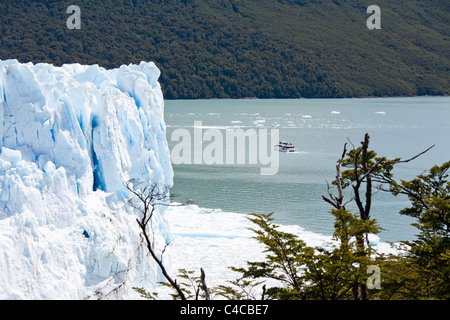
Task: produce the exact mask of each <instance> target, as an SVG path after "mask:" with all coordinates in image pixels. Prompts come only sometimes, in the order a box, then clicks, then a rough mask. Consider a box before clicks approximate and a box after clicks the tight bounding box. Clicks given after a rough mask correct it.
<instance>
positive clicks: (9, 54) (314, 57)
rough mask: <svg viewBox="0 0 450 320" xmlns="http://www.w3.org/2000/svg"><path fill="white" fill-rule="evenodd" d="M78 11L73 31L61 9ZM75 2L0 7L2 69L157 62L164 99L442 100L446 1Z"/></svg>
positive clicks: (448, 62) (447, 62)
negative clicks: (377, 23)
mask: <svg viewBox="0 0 450 320" xmlns="http://www.w3.org/2000/svg"><path fill="white" fill-rule="evenodd" d="M73 4H74V5H77V6H79V7H80V9H81V29H79V30H77V29H74V30H70V29H69V28H67V25H66V21H67V19H68V18H69V17H70V14H68V13H67V12H66V9H67V7H68V6H69V5H73ZM371 4H374V3H371V2H369V1H359V0H215V1H206V0H141V1H138V0H114V1H113V0H105V1H92V0H77V1H56V0H49V1H33V0H15V1H2V2H0V43H1V44H0V59H2V60H5V59H18V60H19V61H21V62H29V61H31V62H33V63H38V62H48V63H53V64H56V65H61V64H63V63H82V64H98V65H100V66H103V67H106V68H113V67H118V66H120V65H121V64H129V63H139V62H140V61H142V60H144V61H154V62H155V63H156V65H157V66H158V67H159V68H160V69H161V78H160V82H161V85H162V88H163V92H164V95H165V97H166V98H167V99H196V98H245V97H249V98H298V97H306V98H310V97H350V96H352V97H354V96H400V95H408V96H410V95H448V94H449V93H450V86H449V74H450V72H449V69H450V59H449V52H450V34H449V30H450V28H449V21H450V2H449V1H448V0H433V1H429V0H407V1H405V0H402V1H387V0H378V1H376V5H378V6H379V7H380V8H381V27H382V28H381V29H380V30H369V29H368V28H367V27H366V20H367V19H368V17H369V16H370V14H367V13H366V9H367V7H368V6H369V5H371Z"/></svg>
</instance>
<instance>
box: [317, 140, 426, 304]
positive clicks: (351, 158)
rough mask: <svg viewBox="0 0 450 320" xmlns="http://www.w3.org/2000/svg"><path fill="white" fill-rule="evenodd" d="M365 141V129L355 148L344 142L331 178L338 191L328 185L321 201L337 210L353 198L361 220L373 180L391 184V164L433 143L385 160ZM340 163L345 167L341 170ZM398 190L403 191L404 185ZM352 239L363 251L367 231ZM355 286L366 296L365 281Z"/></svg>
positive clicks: (357, 294)
mask: <svg viewBox="0 0 450 320" xmlns="http://www.w3.org/2000/svg"><path fill="white" fill-rule="evenodd" d="M369 142H370V136H369V134H367V133H366V134H365V136H364V140H363V141H362V142H361V146H360V147H358V148H355V146H354V145H353V144H352V146H353V148H352V149H351V150H350V151H347V143H346V144H345V145H344V150H343V152H342V156H341V158H340V159H339V161H338V164H337V165H336V180H335V181H333V184H334V185H336V187H337V193H338V195H337V196H334V195H333V194H332V193H331V191H330V186H329V185H328V197H327V196H322V199H323V200H324V201H326V202H327V203H329V204H331V205H332V206H333V207H334V208H335V209H337V210H339V209H343V210H345V206H346V204H348V203H349V202H351V201H353V200H354V201H355V203H356V206H357V207H358V211H359V215H360V218H361V220H364V221H368V220H369V219H370V211H371V208H372V196H373V190H374V187H373V184H374V183H380V184H392V183H393V181H394V180H393V175H392V170H393V168H394V165H395V164H399V163H407V162H410V161H412V160H414V159H416V158H418V157H419V156H421V155H423V154H424V153H426V152H428V151H429V150H430V149H431V148H433V147H434V145H433V146H431V147H430V148H428V149H426V150H425V151H423V152H421V153H419V154H417V155H415V156H414V157H412V158H409V159H407V160H401V159H400V158H396V159H393V160H388V159H386V157H377V154H376V153H375V152H374V151H372V150H370V149H369ZM350 143H351V142H350ZM342 167H345V168H348V169H347V170H345V171H342ZM350 185H351V186H352V189H353V197H352V198H351V199H350V200H349V201H347V202H346V203H344V193H343V190H344V189H345V188H346V187H348V186H350ZM379 189H380V190H383V189H382V188H381V187H379ZM401 191H403V192H405V193H406V192H407V191H406V190H404V189H403V190H401ZM356 241H357V247H358V249H359V251H360V252H361V253H363V252H364V248H365V242H366V244H367V246H369V241H368V235H367V234H365V235H358V236H357V237H356ZM359 287H360V288H359V290H358V289H357V288H356V287H355V289H354V296H355V298H356V297H358V298H359V299H362V300H366V299H368V291H367V288H366V285H365V284H360V285H359Z"/></svg>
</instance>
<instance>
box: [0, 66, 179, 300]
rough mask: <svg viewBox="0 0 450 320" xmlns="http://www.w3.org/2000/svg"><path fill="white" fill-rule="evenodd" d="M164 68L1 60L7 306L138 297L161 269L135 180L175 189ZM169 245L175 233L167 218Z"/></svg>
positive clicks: (0, 182) (0, 214) (159, 219)
mask: <svg viewBox="0 0 450 320" xmlns="http://www.w3.org/2000/svg"><path fill="white" fill-rule="evenodd" d="M159 75H160V72H159V70H158V68H157V67H156V66H155V64H154V63H146V62H141V64H139V65H129V66H125V65H123V66H121V67H120V68H118V69H113V70H106V69H104V68H101V67H99V66H97V65H92V66H84V65H79V64H70V65H63V66H62V67H55V66H53V65H49V64H43V63H39V64H32V63H27V64H21V63H19V62H18V61H16V60H7V61H1V60H0V149H1V151H0V298H1V299H88V298H94V299H95V298H113V299H115V298H129V297H132V296H133V290H131V289H130V288H131V287H132V286H146V287H151V286H152V285H154V284H155V283H156V281H158V280H161V279H159V278H158V277H159V276H160V275H159V274H158V271H157V268H156V266H155V265H154V263H153V262H152V261H151V259H149V258H148V257H147V254H146V252H145V250H144V249H143V247H142V245H141V239H140V236H139V230H138V225H137V223H136V213H135V212H133V210H131V208H130V207H129V206H127V205H125V204H124V200H125V199H126V198H127V197H128V196H129V195H128V193H127V189H126V188H125V186H124V182H125V181H128V180H131V179H137V180H138V181H140V182H142V183H143V184H159V185H163V186H169V187H170V186H171V185H172V183H173V182H172V181H173V171H172V167H171V164H170V156H169V149H168V145H167V140H166V133H165V123H164V100H163V95H162V92H161V88H160V85H159V83H158V77H159ZM154 228H155V235H156V238H157V241H165V240H167V239H168V238H169V237H170V232H169V230H167V229H166V223H165V220H164V212H163V210H159V211H158V213H157V215H156V216H155V225H154Z"/></svg>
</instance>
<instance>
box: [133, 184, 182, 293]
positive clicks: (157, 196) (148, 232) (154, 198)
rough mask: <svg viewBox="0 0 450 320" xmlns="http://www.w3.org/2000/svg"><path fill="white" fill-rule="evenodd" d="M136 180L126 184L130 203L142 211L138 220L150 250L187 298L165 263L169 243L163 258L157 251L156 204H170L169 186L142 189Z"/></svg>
mask: <svg viewBox="0 0 450 320" xmlns="http://www.w3.org/2000/svg"><path fill="white" fill-rule="evenodd" d="M134 182H135V180H131V181H128V182H127V183H126V184H125V185H126V187H127V189H128V191H130V192H131V194H132V197H131V198H129V199H128V204H129V205H130V206H131V207H133V208H134V209H136V210H137V211H139V212H140V213H141V216H140V217H139V218H137V219H136V221H137V223H138V225H139V227H140V229H141V232H142V236H143V239H144V241H145V245H146V247H147V249H148V252H150V254H151V256H152V258H153V260H155V262H156V263H157V264H158V266H159V267H160V268H161V271H162V273H163V275H164V277H165V278H166V279H167V281H169V283H170V285H171V286H172V287H173V288H174V289H175V290H176V291H177V293H178V295H179V296H180V298H181V300H186V297H185V295H184V292H183V290H181V288H180V286H179V285H178V284H177V281H176V280H174V279H172V277H171V276H170V275H169V273H168V272H167V269H166V267H165V266H164V263H163V254H164V251H165V250H166V248H167V246H168V245H169V243H167V244H166V245H165V246H164V249H163V250H162V253H161V258H159V257H158V255H157V254H156V252H155V240H154V231H153V224H152V218H153V215H154V213H155V210H156V208H155V206H157V205H168V198H169V188H166V187H161V186H159V185H151V186H145V187H144V188H143V189H142V190H140V189H138V188H136V187H135V186H134Z"/></svg>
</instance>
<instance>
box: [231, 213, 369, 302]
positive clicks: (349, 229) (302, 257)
mask: <svg viewBox="0 0 450 320" xmlns="http://www.w3.org/2000/svg"><path fill="white" fill-rule="evenodd" d="M331 213H332V214H333V215H334V216H335V218H336V220H335V221H336V222H335V230H336V231H335V234H334V238H335V240H338V245H336V244H334V245H331V244H330V247H329V248H313V247H309V246H307V245H306V244H305V243H304V242H303V241H302V240H300V239H298V238H297V236H295V235H293V234H290V233H286V232H283V231H280V230H279V226H277V225H275V224H274V223H273V222H272V218H271V215H250V216H249V219H250V220H251V221H252V222H253V223H255V224H256V226H258V228H255V229H253V231H254V232H255V233H256V236H255V239H257V240H258V241H259V242H261V243H262V244H264V246H265V248H266V249H265V252H266V253H267V255H266V259H265V260H264V261H262V262H248V266H247V268H233V270H235V271H237V272H239V273H241V275H242V278H241V279H240V281H242V279H245V280H246V281H248V282H249V283H251V281H254V280H260V281H261V280H263V279H271V280H272V281H273V280H275V281H276V282H278V283H279V285H278V286H272V287H270V288H268V289H267V290H266V291H265V292H264V296H265V298H266V299H281V300H291V299H295V300H311V299H319V300H341V299H352V298H355V297H354V292H355V291H356V287H357V286H359V285H360V284H361V283H365V282H366V280H367V273H366V269H367V266H368V265H370V264H373V263H374V261H373V260H371V259H370V253H371V249H370V248H366V249H364V251H363V252H362V251H361V250H360V249H358V248H357V245H356V237H357V236H360V235H362V234H366V233H377V232H378V226H377V225H376V222H375V221H373V220H366V221H364V220H361V219H359V218H358V217H357V215H353V214H351V213H349V212H348V211H346V210H332V212H331ZM233 284H234V283H233ZM232 288H233V287H229V288H228V290H229V292H235V293H236V295H235V296H232V295H231V298H235V299H236V298H239V297H240V296H242V292H241V291H239V290H235V291H233V289H232ZM227 297H228V298H230V295H229V296H227ZM356 298H357V297H356Z"/></svg>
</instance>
